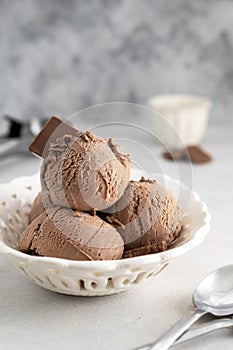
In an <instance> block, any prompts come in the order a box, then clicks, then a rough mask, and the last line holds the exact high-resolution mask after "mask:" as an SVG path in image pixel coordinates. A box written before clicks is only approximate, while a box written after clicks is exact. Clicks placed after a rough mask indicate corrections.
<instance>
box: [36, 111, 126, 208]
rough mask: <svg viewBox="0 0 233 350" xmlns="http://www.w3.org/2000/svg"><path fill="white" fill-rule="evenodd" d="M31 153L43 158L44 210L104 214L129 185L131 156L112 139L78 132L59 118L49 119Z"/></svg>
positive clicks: (87, 132) (42, 193)
mask: <svg viewBox="0 0 233 350" xmlns="http://www.w3.org/2000/svg"><path fill="white" fill-rule="evenodd" d="M48 129H49V130H48ZM44 138H45V139H47V142H45V140H44ZM30 150H31V151H32V152H34V153H36V154H38V155H42V157H43V158H44V160H43V162H42V166H41V185H42V191H41V195H42V202H43V205H44V206H45V207H47V206H48V207H49V206H50V205H58V206H62V207H68V208H72V209H75V210H79V211H91V210H93V209H96V210H102V209H105V208H107V207H109V206H111V205H112V204H114V203H115V202H116V201H117V200H118V199H119V198H120V197H121V196H122V194H123V193H124V190H125V188H126V186H127V185H128V182H129V176H130V159H129V155H128V154H125V153H123V152H122V151H121V150H120V148H119V146H118V145H116V144H114V143H113V141H112V140H111V139H109V140H105V139H103V138H101V137H97V136H94V135H93V134H92V133H91V132H90V131H86V132H79V131H77V130H75V129H74V128H72V127H70V126H68V125H67V124H65V123H63V122H61V121H60V120H59V119H58V118H55V117H52V118H51V119H50V121H49V122H48V123H47V126H45V127H44V129H42V131H41V132H40V134H39V135H38V136H37V138H36V139H35V140H34V142H33V143H32V145H31V146H30Z"/></svg>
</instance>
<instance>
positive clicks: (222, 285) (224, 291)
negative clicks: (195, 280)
mask: <svg viewBox="0 0 233 350" xmlns="http://www.w3.org/2000/svg"><path fill="white" fill-rule="evenodd" d="M193 302H194V304H195V305H196V306H197V307H198V308H199V309H201V310H205V311H207V312H210V313H211V314H213V315H215V316H225V315H229V314H232V313H233V265H226V266H223V267H220V268H219V269H217V270H215V271H213V272H211V273H210V274H209V275H208V276H207V277H205V278H204V279H203V280H202V281H201V282H200V283H199V284H198V286H197V288H196V289H195V291H194V293H193Z"/></svg>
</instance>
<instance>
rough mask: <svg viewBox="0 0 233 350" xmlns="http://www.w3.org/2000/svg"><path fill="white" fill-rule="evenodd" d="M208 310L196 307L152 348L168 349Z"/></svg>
mask: <svg viewBox="0 0 233 350" xmlns="http://www.w3.org/2000/svg"><path fill="white" fill-rule="evenodd" d="M206 313H207V312H206V311H203V310H200V309H195V310H194V312H193V313H192V314H191V315H190V316H189V317H188V318H187V319H186V320H184V321H181V322H180V323H178V324H177V325H175V326H174V327H172V328H171V329H170V330H168V331H167V332H166V333H165V334H164V335H163V336H162V337H160V338H159V339H158V340H157V341H156V342H155V343H154V344H153V345H152V346H151V348H150V350H167V349H168V348H169V347H170V346H171V345H172V344H173V343H174V342H175V341H176V339H178V338H179V337H180V336H181V335H182V334H183V333H184V332H185V331H186V330H187V329H188V328H189V327H190V326H191V325H192V324H193V323H194V322H196V321H197V320H198V319H199V318H200V317H201V316H203V315H205V314H206Z"/></svg>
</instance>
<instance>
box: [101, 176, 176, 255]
mask: <svg viewBox="0 0 233 350" xmlns="http://www.w3.org/2000/svg"><path fill="white" fill-rule="evenodd" d="M106 212H108V213H106ZM100 215H102V216H104V217H105V219H106V220H107V221H108V222H109V223H111V224H113V225H114V226H115V227H116V228H117V230H118V232H119V233H120V234H121V236H122V238H123V240H124V243H125V254H124V256H125V257H127V256H128V257H130V256H136V255H141V254H148V253H152V252H159V251H164V250H166V249H168V248H169V246H170V245H171V243H172V242H173V241H174V239H175V238H176V237H177V236H178V234H179V232H180V230H181V212H180V210H179V208H178V206H177V204H176V201H175V199H174V198H173V196H172V195H171V194H170V193H168V192H167V191H165V189H163V188H162V187H161V186H159V185H158V184H157V183H156V182H155V181H148V180H147V181H146V180H144V179H142V180H141V181H138V182H137V181H130V183H129V185H128V187H127V188H126V190H125V193H124V195H123V196H122V197H121V199H120V200H119V201H118V202H117V203H115V204H114V205H113V206H112V207H111V208H109V209H107V210H106V211H105V213H103V214H100ZM127 251H130V252H128V253H127Z"/></svg>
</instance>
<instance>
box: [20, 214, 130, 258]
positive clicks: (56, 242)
mask: <svg viewBox="0 0 233 350" xmlns="http://www.w3.org/2000/svg"><path fill="white" fill-rule="evenodd" d="M123 248H124V244H123V240H122V238H121V236H120V234H119V233H118V232H117V230H116V229H115V228H114V227H113V226H111V225H109V224H108V223H106V222H104V221H103V220H101V219H100V218H99V217H98V216H96V215H91V214H89V213H81V212H77V211H72V210H70V209H65V208H63V209H62V208H58V209H53V210H51V211H50V212H49V215H47V214H46V213H45V212H43V213H42V214H40V215H39V216H37V217H36V218H35V219H34V220H33V221H32V222H31V224H30V225H29V226H28V227H27V228H26V230H25V231H24V232H23V234H22V236H21V238H20V241H19V249H20V251H22V252H24V253H29V254H32V255H40V256H49V257H56V258H63V259H70V260H114V259H120V258H121V257H122V253H123Z"/></svg>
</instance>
